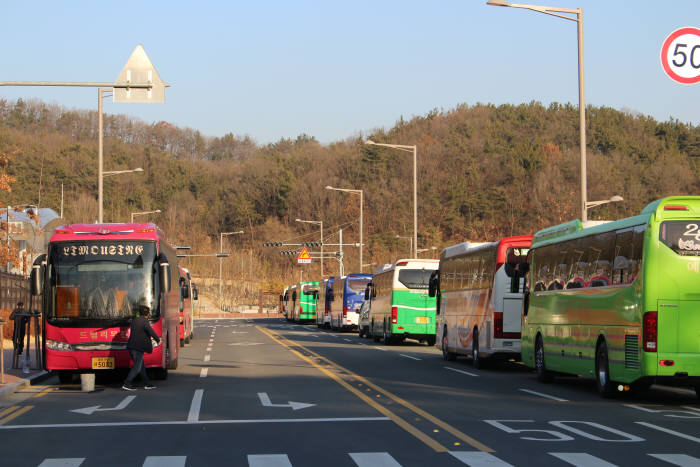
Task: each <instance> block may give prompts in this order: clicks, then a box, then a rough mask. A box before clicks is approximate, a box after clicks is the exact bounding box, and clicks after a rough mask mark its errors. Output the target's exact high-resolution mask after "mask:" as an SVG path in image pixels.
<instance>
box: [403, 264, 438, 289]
mask: <svg viewBox="0 0 700 467" xmlns="http://www.w3.org/2000/svg"><path fill="white" fill-rule="evenodd" d="M432 273H433V269H400V270H399V282H401V283H402V284H403V285H404V287H406V288H408V289H427V288H428V283H429V282H430V275H431V274H432Z"/></svg>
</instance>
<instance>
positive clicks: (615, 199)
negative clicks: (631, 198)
mask: <svg viewBox="0 0 700 467" xmlns="http://www.w3.org/2000/svg"><path fill="white" fill-rule="evenodd" d="M618 201H624V198H623V197H622V196H619V195H615V196H611V197H610V199H604V200H601V201H587V202H586V210H588V209H589V208H594V207H596V206H600V205H602V204H608V203H617V202H618Z"/></svg>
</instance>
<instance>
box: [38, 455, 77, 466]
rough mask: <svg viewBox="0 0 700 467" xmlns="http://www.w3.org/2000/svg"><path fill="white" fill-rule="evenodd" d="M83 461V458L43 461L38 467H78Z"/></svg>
mask: <svg viewBox="0 0 700 467" xmlns="http://www.w3.org/2000/svg"><path fill="white" fill-rule="evenodd" d="M84 460H85V458H84V457H64V458H61V459H44V461H43V462H42V463H41V464H39V467H78V466H79V465H80V464H82V463H83V461H84Z"/></svg>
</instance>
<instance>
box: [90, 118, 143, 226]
mask: <svg viewBox="0 0 700 467" xmlns="http://www.w3.org/2000/svg"><path fill="white" fill-rule="evenodd" d="M97 159H98V163H97V164H98V168H97V204H98V206H99V207H98V211H97V223H98V224H101V223H102V222H103V214H104V209H103V198H104V196H103V194H102V192H103V188H104V183H103V179H104V178H105V177H111V176H113V175H120V174H128V173H132V172H143V169H142V168H141V167H137V168H135V169H129V170H108V171H106V170H103V169H102V163H103V161H102V132H100V144H99V150H98V157H97Z"/></svg>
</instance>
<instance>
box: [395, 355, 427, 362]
mask: <svg viewBox="0 0 700 467" xmlns="http://www.w3.org/2000/svg"><path fill="white" fill-rule="evenodd" d="M399 355H401V356H402V357H406V358H410V359H411V360H418V361H421V360H422V359H420V358H417V357H412V356H410V355H406V354H404V353H400V354H399Z"/></svg>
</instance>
